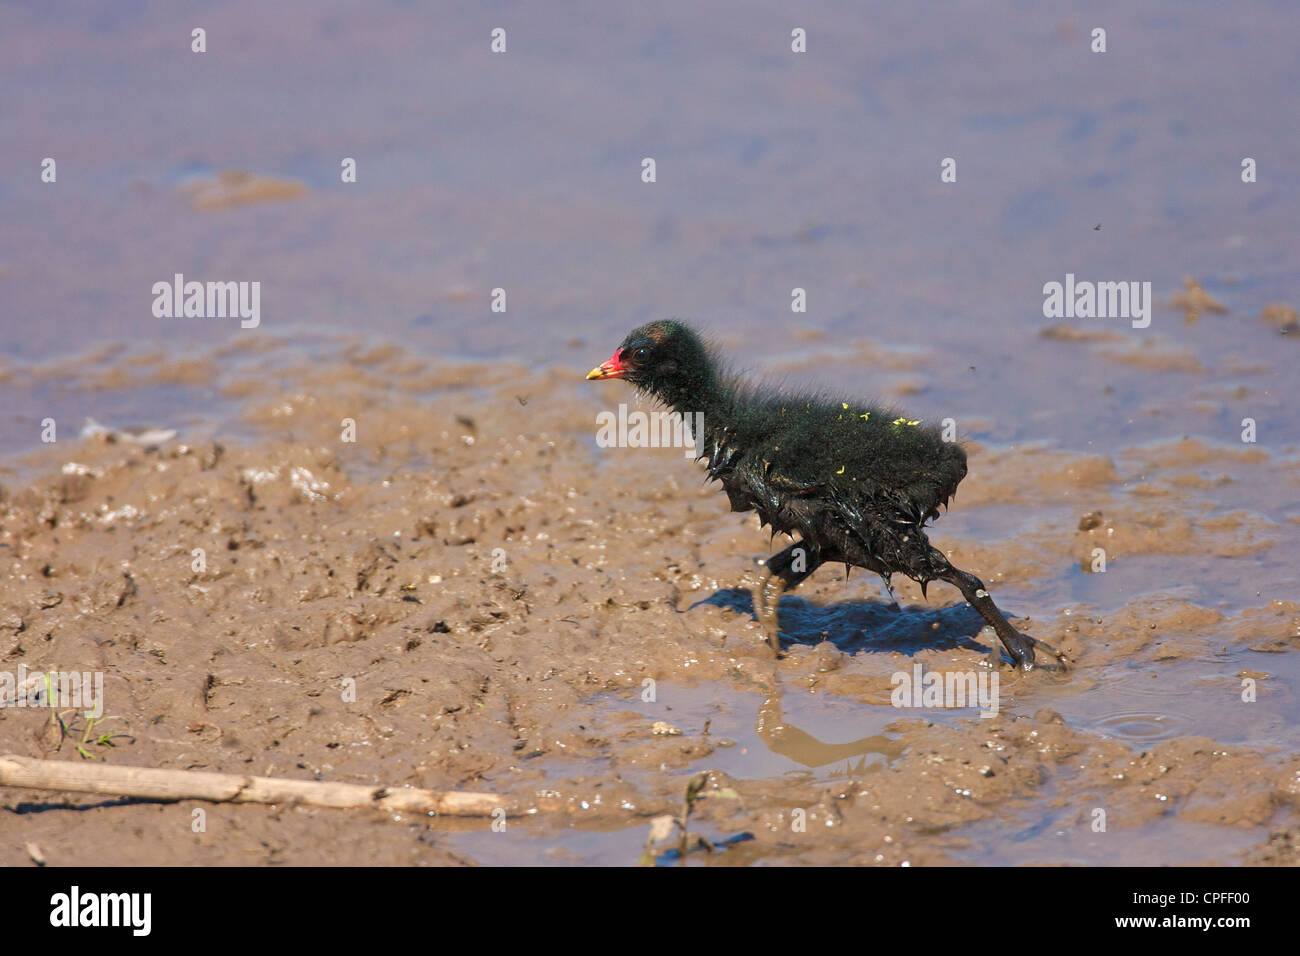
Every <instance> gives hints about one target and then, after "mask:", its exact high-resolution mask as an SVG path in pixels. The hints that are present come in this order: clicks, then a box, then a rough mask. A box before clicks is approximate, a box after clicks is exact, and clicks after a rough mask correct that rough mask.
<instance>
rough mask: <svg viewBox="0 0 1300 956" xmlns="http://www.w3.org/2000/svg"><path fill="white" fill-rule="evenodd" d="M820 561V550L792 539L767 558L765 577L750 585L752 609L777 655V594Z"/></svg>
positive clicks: (793, 584) (779, 644) (778, 653)
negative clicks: (785, 546) (752, 599)
mask: <svg viewBox="0 0 1300 956" xmlns="http://www.w3.org/2000/svg"><path fill="white" fill-rule="evenodd" d="M821 563H822V559H821V551H820V550H819V549H818V548H815V547H813V546H812V545H810V544H807V543H806V542H803V541H796V542H795V543H794V544H792V545H790V547H788V548H786V549H785V550H784V551H782V552H780V553H779V554H774V555H772V557H770V558H768V559H767V578H766V579H764V581H763V583H762V584H760V585H759V586H758V587H757V588H755V589H754V613H755V616H756V617H757V618H758V622H759V624H761V625H762V626H763V629H764V630H765V631H767V642H768V644H770V645H771V646H772V653H773V654H774V655H775V656H777V657H780V656H781V634H780V631H779V629H778V626H777V605H778V604H780V603H781V595H782V594H783V593H784V592H785V591H788V590H790V588H793V587H798V586H799V582H801V581H802V580H803V579H804V578H806V577H808V575H810V574H812V573H813V572H814V571H816V570H817V569H818V568H819V567H820V566H821Z"/></svg>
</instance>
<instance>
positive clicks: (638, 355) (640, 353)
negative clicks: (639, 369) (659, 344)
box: [632, 345, 650, 364]
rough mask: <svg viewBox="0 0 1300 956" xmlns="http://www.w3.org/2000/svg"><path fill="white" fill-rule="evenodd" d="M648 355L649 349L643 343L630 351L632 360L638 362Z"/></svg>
mask: <svg viewBox="0 0 1300 956" xmlns="http://www.w3.org/2000/svg"><path fill="white" fill-rule="evenodd" d="M649 357H650V350H649V349H648V348H646V347H645V346H644V345H643V346H641V348H639V349H637V350H636V351H635V352H633V353H632V361H633V362H636V363H637V364H640V363H642V362H644V361H645V360H646V359H648V358H649Z"/></svg>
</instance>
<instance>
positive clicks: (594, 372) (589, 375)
mask: <svg viewBox="0 0 1300 956" xmlns="http://www.w3.org/2000/svg"><path fill="white" fill-rule="evenodd" d="M604 377H605V373H604V372H602V371H601V370H600V366H599V365H597V366H596V367H595V368H593V369H592V370H591V371H590V372H588V373H587V381H589V382H590V381H591V380H592V379H593V378H604Z"/></svg>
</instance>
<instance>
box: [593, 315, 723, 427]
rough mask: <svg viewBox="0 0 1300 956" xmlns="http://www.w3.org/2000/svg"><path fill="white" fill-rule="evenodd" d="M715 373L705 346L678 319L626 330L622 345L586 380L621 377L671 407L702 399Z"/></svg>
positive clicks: (694, 333)
mask: <svg viewBox="0 0 1300 956" xmlns="http://www.w3.org/2000/svg"><path fill="white" fill-rule="evenodd" d="M714 377H715V372H714V367H713V360H712V358H711V357H710V355H709V350H708V347H707V346H706V345H705V344H704V342H703V341H702V340H701V339H700V337H699V335H697V334H696V332H695V330H694V329H692V328H690V327H689V326H687V325H683V324H682V323H681V322H675V321H672V320H666V321H662V322H651V323H650V324H649V325H643V326H641V327H640V328H639V329H633V330H632V331H631V332H629V333H628V335H627V338H625V339H624V340H623V344H622V345H620V346H619V347H618V348H617V349H615V350H614V354H613V355H612V356H610V358H609V360H608V361H607V362H605V363H604V364H603V365H598V366H597V367H596V368H593V369H592V370H591V371H590V372H588V373H587V378H588V379H599V378H621V379H624V380H625V381H627V382H628V383H629V384H631V385H635V386H636V387H637V388H639V389H640V390H641V391H643V392H649V393H650V394H652V395H655V396H657V397H658V398H659V399H661V400H662V401H664V402H665V403H667V404H669V405H673V406H677V405H680V404H682V403H683V402H689V401H690V400H691V399H693V398H695V399H698V398H703V397H704V393H705V392H706V391H707V390H708V389H710V388H712V386H713V382H714Z"/></svg>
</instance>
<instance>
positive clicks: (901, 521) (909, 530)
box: [587, 321, 1059, 669]
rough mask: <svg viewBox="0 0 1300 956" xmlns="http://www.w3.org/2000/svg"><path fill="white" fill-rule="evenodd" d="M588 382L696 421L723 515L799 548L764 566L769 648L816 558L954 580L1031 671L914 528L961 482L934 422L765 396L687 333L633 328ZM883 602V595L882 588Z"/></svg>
mask: <svg viewBox="0 0 1300 956" xmlns="http://www.w3.org/2000/svg"><path fill="white" fill-rule="evenodd" d="M587 378H589V379H602V378H622V379H624V380H626V381H627V382H629V383H630V384H632V385H634V386H636V387H637V388H638V389H639V390H641V391H642V392H644V393H647V394H650V395H653V396H655V397H656V398H658V399H659V400H660V401H662V402H663V403H664V404H665V405H667V406H669V407H670V408H672V409H673V410H674V411H677V412H679V413H681V414H683V415H685V416H687V421H688V422H695V421H696V418H695V417H694V416H695V413H697V412H698V413H702V414H703V435H702V436H701V437H699V438H697V445H696V447H697V449H700V450H701V451H702V454H701V456H700V457H701V458H703V459H705V460H707V462H708V475H709V477H710V478H712V479H716V480H717V481H720V482H721V483H722V487H723V489H724V490H725V491H726V493H727V498H728V499H729V500H730V502H731V510H732V511H756V512H757V513H758V515H759V517H760V518H761V519H762V521H763V523H764V524H765V525H768V526H770V527H771V529H772V532H773V534H777V533H784V534H788V535H791V536H793V535H795V534H798V536H799V540H797V541H795V543H794V544H792V545H790V547H788V548H786V549H785V550H784V551H781V552H779V553H778V554H775V555H773V556H772V557H771V558H769V559H768V561H767V569H768V577H767V579H766V581H764V583H763V585H762V586H761V587H759V588H758V589H757V590H756V591H755V601H754V604H755V610H756V613H757V615H758V618H759V620H760V622H761V623H762V624H763V626H764V627H765V629H766V630H767V635H768V640H769V641H770V642H771V645H772V649H773V651H774V652H776V653H778V654H779V653H780V637H779V633H778V630H777V604H778V602H779V601H780V598H781V594H782V592H784V591H786V590H788V589H790V588H793V587H795V586H797V585H798V584H799V583H800V582H801V581H803V580H804V579H805V578H807V577H808V576H809V575H810V574H812V573H813V572H814V571H816V570H817V568H818V567H820V566H821V565H822V564H825V563H827V562H833V563H837V564H838V563H843V564H845V565H852V566H854V567H860V568H865V569H867V570H869V571H874V572H875V573H877V574H879V575H880V576H881V577H882V578H883V579H884V581H885V585H886V587H889V581H890V576H891V575H892V574H895V573H899V574H905V575H906V576H908V577H910V578H911V579H912V580H914V581H916V582H918V583H919V584H920V585H921V590H922V593H924V592H925V589H926V586H927V585H928V584H929V583H930V582H931V581H935V580H938V581H946V582H948V583H950V584H952V585H954V586H956V587H957V588H958V589H959V590H960V591H961V592H962V594H963V595H964V596H965V598H966V600H967V601H969V602H970V603H971V605H973V606H974V608H975V609H976V610H977V611H978V612H979V613H980V615H981V616H982V617H983V618H984V620H985V621H987V622H988V623H989V624H990V625H991V626H992V627H993V629H994V631H995V632H996V633H997V635H998V637H999V638H1000V639H1001V641H1002V644H1003V646H1004V647H1006V649H1007V653H1008V654H1010V655H1011V659H1012V661H1013V662H1014V663H1015V664H1016V665H1018V666H1021V667H1024V668H1025V669H1029V668H1031V667H1033V666H1034V646H1035V645H1038V646H1041V647H1043V648H1044V649H1045V650H1048V651H1051V653H1052V654H1053V655H1054V656H1056V657H1058V658H1059V655H1058V654H1056V652H1055V651H1053V650H1052V649H1051V648H1049V647H1048V646H1047V645H1045V644H1042V643H1041V642H1040V641H1037V640H1035V639H1034V638H1032V637H1029V636H1028V635H1026V634H1022V633H1020V632H1019V631H1017V630H1016V629H1015V628H1013V627H1012V626H1011V625H1010V624H1009V623H1008V622H1007V619H1006V618H1005V617H1004V616H1003V615H1002V612H1001V611H999V610H998V608H997V605H995V604H994V603H993V599H992V598H991V597H989V595H988V592H987V590H985V588H984V584H983V582H981V581H980V580H979V579H978V578H977V577H975V576H974V575H972V574H968V573H966V572H965V571H962V570H960V569H959V568H956V567H954V566H953V565H952V564H951V563H950V562H949V561H948V560H947V558H946V557H944V555H943V552H941V551H939V550H938V549H936V548H934V547H933V546H931V544H930V542H929V539H927V538H926V535H925V530H924V529H925V525H926V523H927V522H929V521H930V520H932V519H934V518H937V517H938V516H939V507H940V506H941V505H942V506H944V507H946V506H947V504H948V502H949V501H950V500H951V499H952V497H953V495H954V494H955V493H956V491H957V485H958V483H960V482H961V480H962V478H964V477H965V476H966V453H965V451H964V450H963V449H962V448H961V446H960V445H958V444H957V443H956V442H947V441H944V440H943V438H942V437H941V435H940V431H939V429H938V428H935V427H933V426H929V425H925V424H923V423H921V422H920V421H918V420H916V419H911V418H907V417H904V416H900V415H899V414H898V413H896V412H894V411H892V410H889V409H885V408H882V407H880V406H878V405H871V404H865V403H862V402H853V401H841V400H830V399H828V398H827V397H826V396H825V395H821V394H814V393H797V392H785V393H769V392H765V391H763V390H761V389H759V388H757V387H755V386H752V385H749V384H747V383H745V382H743V381H741V380H739V379H738V378H736V377H735V376H733V375H731V374H729V373H727V372H725V371H723V369H722V368H721V366H720V364H719V362H718V360H717V358H716V357H715V356H714V354H713V353H712V352H711V350H710V349H709V348H708V347H707V346H706V345H705V344H704V343H703V341H701V339H700V337H699V335H698V334H696V332H695V331H694V330H693V329H691V328H690V327H688V326H686V325H683V324H682V323H680V322H675V321H662V322H651V323H650V324H648V325H644V326H642V327H641V328H639V329H635V330H633V331H632V332H631V333H629V334H628V336H627V338H625V339H624V340H623V344H622V345H620V346H619V348H618V350H617V351H615V353H614V355H613V356H612V357H611V358H610V359H609V361H607V362H605V363H604V364H603V365H601V366H599V367H597V368H594V369H592V370H591V372H590V373H588V375H587ZM891 594H892V590H891Z"/></svg>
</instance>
